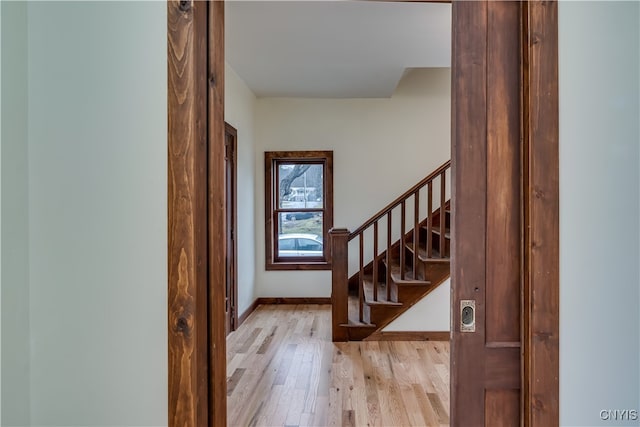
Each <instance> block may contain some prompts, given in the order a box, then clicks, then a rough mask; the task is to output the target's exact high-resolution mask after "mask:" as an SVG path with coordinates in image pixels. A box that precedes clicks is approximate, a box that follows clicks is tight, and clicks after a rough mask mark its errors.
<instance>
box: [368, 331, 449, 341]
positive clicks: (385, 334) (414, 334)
mask: <svg viewBox="0 0 640 427" xmlns="http://www.w3.org/2000/svg"><path fill="white" fill-rule="evenodd" d="M450 338H451V332H449V331H378V332H374V333H373V334H371V335H369V336H368V337H367V338H365V339H364V340H365V341H447V342H448V341H449V339H450Z"/></svg>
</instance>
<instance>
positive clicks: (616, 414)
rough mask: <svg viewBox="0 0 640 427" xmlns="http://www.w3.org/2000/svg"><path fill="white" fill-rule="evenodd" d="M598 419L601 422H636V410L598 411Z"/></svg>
mask: <svg viewBox="0 0 640 427" xmlns="http://www.w3.org/2000/svg"><path fill="white" fill-rule="evenodd" d="M600 419H601V420H603V421H637V420H638V419H639V418H638V411H637V410H636V409H603V410H602V411H600Z"/></svg>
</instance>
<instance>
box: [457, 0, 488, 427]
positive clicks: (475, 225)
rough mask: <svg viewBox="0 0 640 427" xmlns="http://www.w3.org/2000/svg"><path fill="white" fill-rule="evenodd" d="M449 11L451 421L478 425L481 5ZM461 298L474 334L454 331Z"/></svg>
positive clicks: (483, 161) (482, 259)
mask: <svg viewBox="0 0 640 427" xmlns="http://www.w3.org/2000/svg"><path fill="white" fill-rule="evenodd" d="M452 12H453V34H452V37H453V45H452V49H453V51H452V64H451V73H452V76H453V80H452V100H451V104H452V117H451V119H452V141H451V143H452V159H451V163H452V176H453V188H452V193H451V208H452V213H453V224H452V225H453V228H452V230H451V232H452V253H451V288H452V293H453V306H452V310H453V311H452V322H453V324H452V337H451V338H452V339H451V353H452V354H453V360H452V363H451V425H452V426H457V427H471V426H480V425H482V424H483V423H484V378H483V371H482V370H479V369H477V363H482V362H481V359H480V355H481V354H479V353H481V352H482V348H483V347H484V321H483V319H484V315H485V305H484V304H485V301H484V296H485V290H486V289H485V283H486V271H485V266H486V252H485V251H486V239H485V236H486V230H485V224H486V220H487V219H486V212H487V209H486V194H487V187H486V173H487V171H486V168H487V158H486V155H487V151H486V133H487V122H486V108H487V78H486V70H487V62H486V52H487V36H486V34H487V14H488V3H487V2H485V1H477V2H467V1H454V2H453V5H452ZM460 300H475V302H476V332H475V333H461V332H460V328H459V325H460V308H459V301H460Z"/></svg>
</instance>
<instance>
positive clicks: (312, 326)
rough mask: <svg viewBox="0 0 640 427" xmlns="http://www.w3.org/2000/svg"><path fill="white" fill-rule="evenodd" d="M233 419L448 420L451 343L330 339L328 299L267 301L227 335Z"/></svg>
mask: <svg viewBox="0 0 640 427" xmlns="http://www.w3.org/2000/svg"><path fill="white" fill-rule="evenodd" d="M227 404H228V423H229V425H230V426H368V425H371V426H447V425H448V424H449V343H448V342H426V341H371V342H349V343H336V344H334V343H332V342H331V306H330V305H261V306H259V307H258V308H257V309H256V311H254V312H253V313H252V314H251V316H249V318H248V319H247V320H246V321H245V323H244V324H243V325H242V326H241V327H240V328H239V329H238V330H237V331H235V332H233V333H231V334H230V335H229V337H228V338H227Z"/></svg>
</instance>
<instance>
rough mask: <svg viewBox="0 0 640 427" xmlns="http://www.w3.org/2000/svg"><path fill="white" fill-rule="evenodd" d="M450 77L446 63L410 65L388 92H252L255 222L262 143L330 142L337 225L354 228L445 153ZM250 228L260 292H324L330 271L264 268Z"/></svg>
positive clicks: (260, 202)
mask: <svg viewBox="0 0 640 427" xmlns="http://www.w3.org/2000/svg"><path fill="white" fill-rule="evenodd" d="M450 80H451V77H450V70H449V69H430V70H414V71H412V72H410V73H408V74H407V76H406V77H405V78H404V79H403V80H402V81H401V83H400V84H399V86H398V88H397V89H396V92H395V93H394V95H393V97H392V98H390V99H300V98H262V99H258V102H257V113H256V147H257V151H256V189H257V190H258V191H256V218H255V221H256V224H264V194H263V191H260V189H263V188H264V152H265V151H276V150H333V152H334V171H333V178H334V179H333V181H334V226H335V227H347V228H349V229H351V230H353V229H355V228H356V227H358V226H359V225H360V224H362V223H363V222H364V221H365V220H367V219H368V218H369V217H371V216H372V215H373V214H375V213H376V212H377V211H378V210H380V209H381V208H383V207H384V206H385V205H386V204H388V203H389V202H391V201H392V200H394V199H395V198H396V197H397V196H399V195H400V194H402V193H403V192H404V191H406V190H408V189H409V188H410V187H411V186H412V185H414V184H415V183H417V182H418V181H419V180H420V179H422V178H424V177H425V176H426V175H427V174H428V173H430V172H431V171H433V170H434V169H435V168H436V167H438V166H439V165H441V164H442V163H444V162H445V161H446V160H448V159H449V158H450V131H451V129H450V110H451V109H450V97H451V90H450ZM382 171H390V174H391V175H388V174H386V173H381V172H382ZM390 176H391V178H390ZM256 231H257V233H256V260H257V264H256V284H257V285H256V286H257V292H258V295H259V296H277V297H305V296H308V297H328V296H330V293H331V273H330V272H329V271H319V272H318V271H284V272H283V271H265V266H264V259H265V256H264V251H265V247H264V228H263V227H256Z"/></svg>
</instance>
